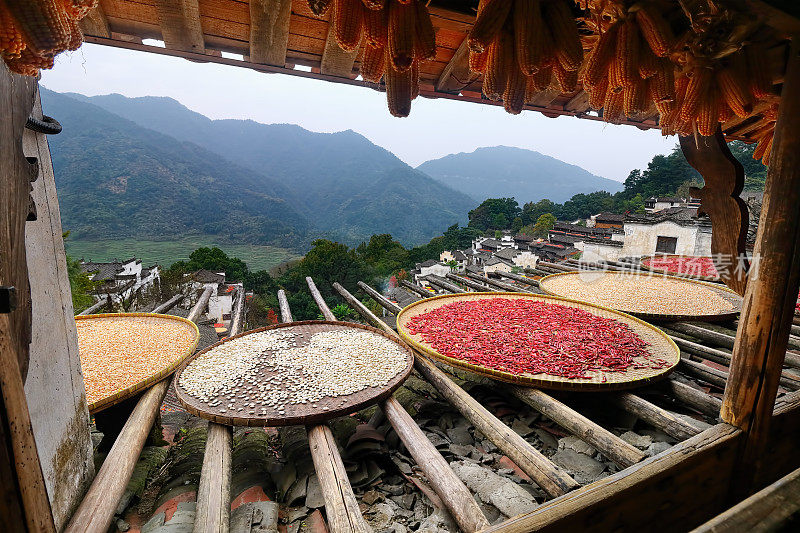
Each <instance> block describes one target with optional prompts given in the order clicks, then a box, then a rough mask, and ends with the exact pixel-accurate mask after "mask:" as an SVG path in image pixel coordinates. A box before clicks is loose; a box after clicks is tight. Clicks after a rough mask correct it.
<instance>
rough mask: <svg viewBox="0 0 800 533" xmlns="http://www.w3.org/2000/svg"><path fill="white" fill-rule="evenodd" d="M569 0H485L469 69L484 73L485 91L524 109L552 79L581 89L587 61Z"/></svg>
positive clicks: (566, 88)
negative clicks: (580, 79)
mask: <svg viewBox="0 0 800 533" xmlns="http://www.w3.org/2000/svg"><path fill="white" fill-rule="evenodd" d="M571 5H572V2H569V1H566V0H512V1H508V0H481V2H480V4H479V5H478V15H477V17H476V19H475V24H474V25H473V27H472V30H471V31H470V33H469V36H468V39H469V40H468V41H467V42H468V44H469V47H470V59H469V65H470V69H471V70H473V71H474V72H479V73H482V74H483V94H484V95H486V97H487V98H490V99H492V100H502V101H503V107H504V108H505V109H506V111H508V112H509V113H512V114H517V113H520V112H521V111H522V108H523V107H524V105H525V103H526V102H530V101H531V100H532V99H533V98H535V96H536V95H537V94H538V93H541V92H542V91H545V90H547V89H548V88H549V87H550V86H551V83H553V74H555V82H556V86H557V88H558V90H559V91H560V92H562V93H571V92H574V91H575V90H576V89H577V85H578V68H579V67H580V65H581V63H582V61H583V45H582V44H581V40H580V35H579V33H578V26H577V23H576V21H575V18H574V16H573V14H572V9H571Z"/></svg>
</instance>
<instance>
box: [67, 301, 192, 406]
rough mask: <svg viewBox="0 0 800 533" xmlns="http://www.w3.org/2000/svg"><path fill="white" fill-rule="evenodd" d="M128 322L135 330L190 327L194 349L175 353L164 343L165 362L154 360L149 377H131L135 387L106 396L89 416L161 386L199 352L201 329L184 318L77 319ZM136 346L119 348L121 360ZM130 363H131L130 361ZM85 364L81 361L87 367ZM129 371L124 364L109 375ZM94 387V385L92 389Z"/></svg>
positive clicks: (132, 315) (112, 316)
mask: <svg viewBox="0 0 800 533" xmlns="http://www.w3.org/2000/svg"><path fill="white" fill-rule="evenodd" d="M89 320H91V321H93V322H97V321H111V320H113V321H124V322H129V323H130V327H131V328H134V329H135V328H137V327H140V326H141V325H142V324H143V323H145V322H153V321H161V322H163V321H168V322H172V323H176V324H182V325H184V326H185V327H186V335H187V336H191V338H192V339H193V340H192V342H191V349H188V350H186V351H185V352H182V353H175V352H174V346H172V345H171V344H170V343H168V342H164V347H163V349H164V353H165V354H166V355H165V357H163V358H161V359H156V360H151V361H150V362H151V365H150V367H149V369H148V373H147V374H142V375H141V376H135V377H130V378H129V381H131V384H130V385H129V386H127V387H125V388H124V389H120V390H118V391H117V392H114V393H113V394H110V395H106V396H102V397H100V398H98V399H96V400H94V401H92V402H91V403H89V412H90V413H97V412H99V411H102V410H103V409H106V408H108V407H111V406H112V405H115V404H118V403H120V402H121V401H123V400H126V399H128V398H130V397H131V396H133V395H135V394H136V393H137V392H139V391H141V390H142V389H146V388H147V387H149V386H150V385H152V384H153V383H157V382H159V381H161V380H162V379H164V378H165V377H167V376H169V375H170V374H172V373H173V372H175V369H176V368H178V367H179V366H180V365H181V363H183V362H184V361H185V360H186V358H187V357H189V356H190V355H191V354H192V352H194V350H195V348H197V341H198V340H199V338H200V332H199V331H198V329H197V325H196V324H195V323H194V322H192V321H190V320H186V319H185V318H181V317H178V316H172V315H159V314H155V313H102V314H98V315H83V316H76V317H75V321H76V324H79V323H81V322H86V321H89ZM78 337H79V338H80V328H78ZM134 348H135V347H134V346H126V345H122V344H120V345H119V351H118V353H119V354H120V355H121V356H125V355H126V354H130V353H131V352H132V351H133V349H134ZM170 350H172V353H169V352H170ZM128 360H129V359H128ZM83 363H84V361H83V360H82V361H81V364H83ZM86 363H87V364H91V363H90V362H86ZM127 368H129V367H128V366H126V365H124V364H121V365H118V366H116V367H112V366H109V367H108V368H107V370H108V371H109V372H113V371H114V370H118V371H120V372H123V371H124V370H126V369H127ZM88 386H91V385H88ZM86 394H87V399H88V398H91V397H93V396H94V395H93V391H91V390H88V389H87V391H86Z"/></svg>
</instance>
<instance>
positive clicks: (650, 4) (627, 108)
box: [579, 0, 677, 122]
mask: <svg viewBox="0 0 800 533" xmlns="http://www.w3.org/2000/svg"><path fill="white" fill-rule="evenodd" d="M658 2H659V0H643V1H633V0H584V1H583V2H579V3H581V4H582V5H583V6H585V7H586V8H588V9H589V11H590V12H591V14H592V17H591V18H590V19H589V22H588V23H589V24H590V25H591V26H593V27H594V29H595V31H596V32H597V33H598V36H597V39H596V40H595V44H594V46H593V48H592V52H591V55H590V56H589V59H588V60H587V63H586V68H585V69H584V72H583V78H582V82H583V86H584V90H586V92H587V93H589V103H590V106H591V107H592V108H593V109H598V105H599V104H600V103H601V102H602V103H603V104H604V105H605V106H606V108H605V109H604V111H603V119H604V120H607V121H611V122H618V121H620V120H622V118H623V116H627V117H636V116H644V115H645V114H646V113H647V112H649V111H652V110H653V106H655V110H656V111H657V112H658V113H659V114H661V115H664V114H665V113H667V112H669V111H670V109H671V108H672V107H671V102H673V101H674V99H675V89H674V81H673V80H674V76H673V70H674V65H673V64H672V63H671V61H670V60H669V59H667V58H666V56H668V55H669V54H670V52H671V51H672V50H673V49H674V48H675V47H676V45H677V41H676V39H675V37H674V34H673V32H672V28H671V26H670V24H669V22H668V21H667V20H666V19H664V17H663V16H662V12H663V9H660V8H656V5H657V3H658ZM595 93H597V94H595ZM611 93H614V94H613V95H612V94H611ZM617 95H619V96H617ZM608 105H611V106H612V108H611V109H608V108H607V106H608Z"/></svg>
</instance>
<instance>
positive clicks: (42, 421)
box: [23, 97, 94, 530]
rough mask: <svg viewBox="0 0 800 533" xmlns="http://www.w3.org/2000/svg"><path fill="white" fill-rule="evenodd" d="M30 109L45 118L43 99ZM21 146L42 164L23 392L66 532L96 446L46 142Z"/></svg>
mask: <svg viewBox="0 0 800 533" xmlns="http://www.w3.org/2000/svg"><path fill="white" fill-rule="evenodd" d="M33 112H34V116H41V104H40V102H38V97H37V103H36V106H35V108H34V111H33ZM56 118H57V117H56ZM23 147H24V151H25V155H26V156H27V157H36V158H38V160H39V178H38V179H37V180H36V181H35V182H34V183H33V184H32V185H33V199H34V201H35V203H36V210H37V215H38V216H37V220H36V221H31V222H28V223H27V225H26V228H25V248H26V252H27V257H28V275H29V277H30V285H31V299H32V305H33V325H32V327H33V332H32V341H31V346H30V364H29V370H28V376H27V379H26V381H25V393H26V396H27V399H28V409H29V411H30V415H31V422H32V424H33V431H34V435H35V438H36V446H37V448H38V451H39V458H40V461H41V464H42V470H43V472H44V478H45V484H46V485H47V492H48V495H49V496H50V502H51V505H52V508H53V515H54V518H55V523H56V528H57V529H58V530H61V529H62V528H63V526H64V525H65V523H66V521H67V519H68V518H69V516H70V515H71V513H72V511H73V510H74V509H75V507H76V506H77V504H78V503H79V502H80V499H81V497H82V496H83V494H84V491H85V489H86V487H87V485H88V484H89V483H90V482H91V480H92V478H93V476H94V463H93V461H92V441H91V438H90V434H89V412H88V410H87V406H86V395H85V389H84V385H83V375H82V374H81V366H80V358H79V357H78V341H77V337H76V331H75V320H74V319H73V314H74V313H73V309H72V297H71V293H70V288H69V280H68V278H67V263H66V256H65V254H64V242H63V239H62V229H61V215H60V213H59V208H58V199H57V197H56V187H55V179H54V176H53V166H52V163H51V161H50V150H49V147H48V144H47V138H46V136H45V135H42V134H37V133H34V132H32V131H30V130H26V131H25V136H24V139H23Z"/></svg>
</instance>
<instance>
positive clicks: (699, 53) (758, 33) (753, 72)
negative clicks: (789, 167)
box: [676, 0, 772, 146]
mask: <svg viewBox="0 0 800 533" xmlns="http://www.w3.org/2000/svg"><path fill="white" fill-rule="evenodd" d="M738 6H739V5H738V4H737V6H733V5H726V6H725V7H724V8H723V7H719V6H718V5H717V3H716V2H712V1H707V0H698V1H696V2H694V3H692V4H686V5H685V6H684V9H685V10H686V13H687V15H688V16H689V18H690V19H691V31H689V32H688V33H687V34H686V36H685V38H684V39H683V41H684V43H683V46H682V50H681V52H680V53H679V54H676V59H677V61H678V62H679V63H680V64H681V65H682V67H683V71H684V72H685V76H686V77H688V78H689V82H688V86H687V89H686V98H685V99H684V101H683V102H682V103H681V105H680V118H681V121H682V122H683V125H682V127H681V129H683V130H684V131H683V132H680V133H682V134H684V135H686V134H689V133H692V132H695V131H696V132H697V133H699V134H700V135H713V134H714V133H715V132H716V130H717V128H718V124H719V123H724V122H725V121H727V120H729V119H730V118H731V117H732V115H733V114H735V115H736V116H739V117H741V118H746V117H749V116H750V115H751V114H752V113H753V109H754V108H755V106H756V104H757V103H758V101H759V100H760V99H763V98H767V97H769V96H770V94H771V92H772V81H771V80H770V79H769V77H768V74H767V72H766V69H765V65H764V63H765V53H764V48H763V46H762V45H760V44H759V42H760V39H763V38H764V29H763V28H762V26H761V25H760V23H759V21H758V18H757V17H755V16H753V14H751V13H747V12H745V11H743V10H741V9H738ZM742 43H746V44H745V45H744V46H743V45H742ZM686 125H688V132H687V131H686V129H687V127H686ZM764 146H766V144H765V145H764Z"/></svg>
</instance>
